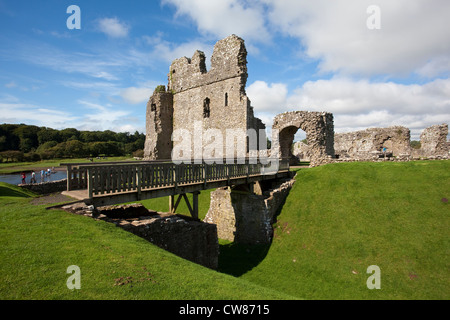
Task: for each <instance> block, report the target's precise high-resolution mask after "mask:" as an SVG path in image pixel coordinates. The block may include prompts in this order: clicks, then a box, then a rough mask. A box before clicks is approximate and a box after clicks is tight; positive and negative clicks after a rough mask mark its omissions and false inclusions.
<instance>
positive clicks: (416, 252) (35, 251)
mask: <svg viewBox="0 0 450 320" xmlns="http://www.w3.org/2000/svg"><path fill="white" fill-rule="evenodd" d="M296 179H297V182H296V183H295V184H294V187H293V188H292V190H291V192H290V194H289V196H288V198H287V199H286V202H285V204H284V206H283V208H282V210H281V213H280V215H279V216H278V217H277V222H276V224H275V236H274V239H273V242H272V244H271V245H259V246H244V245H237V244H233V243H229V242H226V241H222V240H221V241H220V244H221V246H220V247H221V248H220V249H221V255H220V257H219V272H217V271H213V270H210V269H207V268H204V267H201V266H199V265H196V264H194V263H191V262H189V261H186V260H183V259H181V258H179V257H177V256H175V255H173V254H171V253H168V252H166V251H164V250H162V249H160V248H158V247H156V246H154V245H152V244H150V243H149V242H147V241H145V240H143V239H141V238H139V237H137V236H134V235H133V234H131V233H128V232H126V231H124V230H122V229H120V228H117V227H115V226H114V225H112V224H109V223H106V222H103V221H96V220H93V219H91V218H88V217H84V216H77V215H73V214H69V213H66V212H64V211H61V210H46V209H45V205H33V204H32V203H31V202H32V200H33V195H32V194H31V193H29V192H25V191H23V190H21V189H19V188H17V187H15V186H11V185H8V184H2V183H0V235H1V236H0V246H1V248H2V250H1V253H0V299H169V300H171V299H246V300H247V299H293V298H295V299H299V298H305V299H449V298H450V290H449V289H448V288H449V285H450V276H449V275H448V272H449V270H450V268H449V267H450V264H449V256H450V243H449V235H450V229H449V217H448V216H449V213H450V210H449V206H448V202H446V201H445V199H448V198H450V161H418V162H408V163H342V164H333V165H325V166H321V167H316V168H305V169H299V170H298V172H297V176H296ZM210 191H211V190H209V191H204V192H202V193H201V194H200V197H199V206H200V217H204V216H205V214H206V211H207V210H208V207H209V193H210ZM142 203H143V204H144V205H145V206H146V207H148V208H150V209H153V210H161V211H167V210H168V199H167V198H160V199H152V200H146V201H143V202H142ZM178 212H180V213H186V214H187V213H188V211H187V207H186V206H185V205H184V203H183V201H182V202H181V204H180V207H179V210H178ZM70 265H78V266H79V267H80V269H81V289H80V290H73V291H72V290H69V289H68V288H67V286H66V281H67V279H68V277H69V276H70V275H69V274H67V273H66V269H67V267H68V266H70ZM370 265H377V266H379V268H380V270H381V275H380V280H381V289H379V290H377V289H373V290H369V289H368V288H367V286H366V281H367V279H368V277H369V276H370V275H371V274H367V273H366V270H367V267H369V266H370ZM124 280H129V282H128V283H126V284H123V285H119V284H120V283H123V281H124Z"/></svg>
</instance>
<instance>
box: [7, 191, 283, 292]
mask: <svg viewBox="0 0 450 320" xmlns="http://www.w3.org/2000/svg"><path fill="white" fill-rule="evenodd" d="M0 192H1V193H0V205H1V214H0V234H1V238H0V246H1V248H2V250H1V251H0V252H1V253H0V261H1V262H0V299H151V300H158V299H166V300H172V299H205V300H207V299H266V298H267V299H286V298H288V299H289V298H292V297H289V296H287V295H284V294H282V293H279V292H276V291H273V290H271V289H268V288H265V287H261V286H259V285H255V284H252V283H249V282H247V281H242V280H241V279H237V278H234V277H232V276H229V275H226V274H221V273H218V272H216V271H213V270H210V269H207V268H204V267H201V266H199V265H196V264H194V263H191V262H189V261H186V260H183V259H181V258H179V257H177V256H175V255H173V254H171V253H168V252H166V251H164V250H162V249H160V248H158V247H156V246H154V245H152V244H151V243H149V242H148V241H146V240H143V239H141V238H139V237H136V236H134V235H132V234H131V233H129V232H126V231H124V230H122V229H120V228H117V227H115V225H113V224H110V223H105V222H102V221H95V220H93V219H91V218H87V217H84V216H77V215H73V214H69V213H67V212H64V211H61V210H46V209H45V206H42V205H40V206H39V205H37V206H36V205H33V204H32V200H33V198H32V197H31V194H30V193H29V192H25V193H24V192H23V191H22V190H20V189H19V188H17V187H14V186H11V185H7V184H3V183H0ZM71 265H77V266H79V267H80V270H81V289H80V290H69V289H68V288H67V286H66V281H67V279H68V277H69V276H70V275H69V274H67V273H66V270H67V267H69V266H71Z"/></svg>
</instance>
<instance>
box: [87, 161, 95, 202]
mask: <svg viewBox="0 0 450 320" xmlns="http://www.w3.org/2000/svg"><path fill="white" fill-rule="evenodd" d="M92 174H93V173H92V168H88V169H87V179H88V183H87V187H88V197H89V199H92V198H93V190H94V177H93V176H92Z"/></svg>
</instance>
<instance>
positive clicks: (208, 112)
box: [203, 98, 210, 118]
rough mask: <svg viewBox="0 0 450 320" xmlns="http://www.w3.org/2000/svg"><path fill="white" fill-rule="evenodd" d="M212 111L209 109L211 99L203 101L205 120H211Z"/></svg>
mask: <svg viewBox="0 0 450 320" xmlns="http://www.w3.org/2000/svg"><path fill="white" fill-rule="evenodd" d="M209 114H210V109H209V98H206V99H205V100H204V101H203V118H209Z"/></svg>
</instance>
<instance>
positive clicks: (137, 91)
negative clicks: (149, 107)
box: [120, 87, 153, 104]
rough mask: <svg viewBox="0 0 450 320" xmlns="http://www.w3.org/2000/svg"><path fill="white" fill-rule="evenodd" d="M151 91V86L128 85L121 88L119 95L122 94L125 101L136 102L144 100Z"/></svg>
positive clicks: (148, 96)
mask: <svg viewBox="0 0 450 320" xmlns="http://www.w3.org/2000/svg"><path fill="white" fill-rule="evenodd" d="M152 92H153V89H152V88H145V87H143V88H136V87H129V88H125V89H123V90H122V91H121V92H120V95H121V96H122V98H123V99H125V101H126V102H128V103H131V104H137V103H142V102H146V101H147V100H148V99H149V98H150V96H151V95H152Z"/></svg>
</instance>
